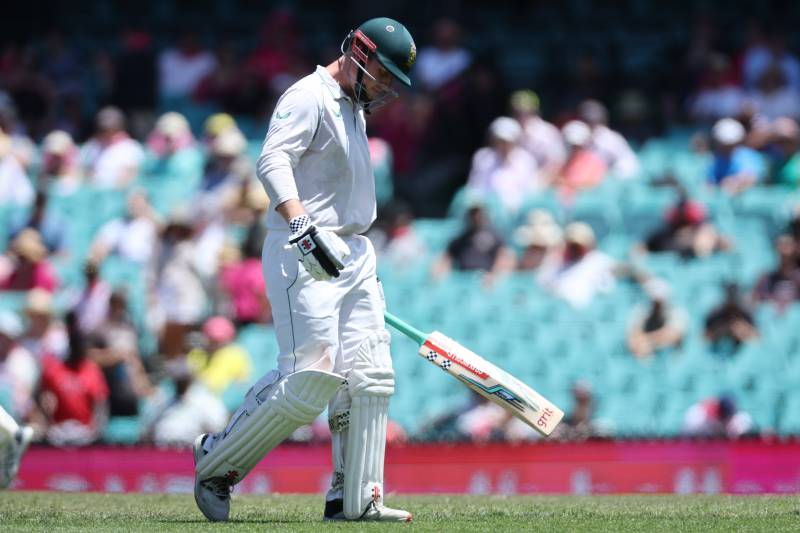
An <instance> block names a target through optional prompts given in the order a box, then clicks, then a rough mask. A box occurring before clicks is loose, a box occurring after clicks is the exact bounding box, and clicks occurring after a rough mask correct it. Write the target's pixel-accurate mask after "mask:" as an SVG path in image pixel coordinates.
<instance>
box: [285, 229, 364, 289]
mask: <svg viewBox="0 0 800 533" xmlns="http://www.w3.org/2000/svg"><path fill="white" fill-rule="evenodd" d="M289 227H290V228H291V231H292V235H291V236H290V237H289V246H290V247H291V248H292V249H293V250H294V252H295V254H296V255H297V259H298V260H299V261H300V263H302V265H303V267H304V268H305V269H306V271H308V273H309V274H311V277H312V278H314V279H315V280H317V281H328V280H330V279H331V278H338V277H339V272H340V271H341V270H342V269H343V268H344V266H345V263H344V262H345V261H346V260H347V258H348V257H349V256H350V248H349V247H348V246H347V244H346V243H345V242H344V241H343V240H342V239H341V237H339V236H338V235H336V234H335V233H333V232H332V231H327V230H321V229H317V227H316V226H315V225H313V224H311V220H310V219H309V218H308V215H300V216H298V217H294V218H293V219H292V220H291V221H290V222H289Z"/></svg>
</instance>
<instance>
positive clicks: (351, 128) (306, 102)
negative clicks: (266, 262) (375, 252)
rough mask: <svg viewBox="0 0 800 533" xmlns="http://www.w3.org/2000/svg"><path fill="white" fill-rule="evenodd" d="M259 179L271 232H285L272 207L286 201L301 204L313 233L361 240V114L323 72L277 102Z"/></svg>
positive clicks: (365, 157) (364, 196)
mask: <svg viewBox="0 0 800 533" xmlns="http://www.w3.org/2000/svg"><path fill="white" fill-rule="evenodd" d="M257 172H258V179H259V180H260V181H261V183H262V184H263V185H264V188H265V189H266V191H267V194H268V195H269V198H270V205H271V206H273V207H272V209H270V211H269V214H268V215H267V222H266V224H267V229H269V230H283V231H288V229H289V228H288V224H287V223H286V222H285V221H284V220H283V218H282V217H281V216H280V215H279V214H278V213H277V212H276V211H275V207H277V206H278V205H279V204H281V203H283V202H285V201H286V200H289V199H292V198H295V199H299V200H300V201H301V202H302V203H303V206H304V207H305V209H306V211H307V212H308V214H309V216H310V217H311V222H312V223H313V224H315V225H316V226H317V227H318V228H321V229H326V230H330V231H334V232H336V233H338V234H340V235H352V234H356V233H363V232H364V231H366V230H367V229H368V228H369V226H370V225H371V224H372V222H373V221H374V220H375V180H374V177H373V174H372V167H371V165H370V158H369V146H368V144H367V133H366V122H365V121H364V111H363V110H362V109H361V106H359V105H354V103H353V101H352V100H351V99H350V98H349V97H347V96H346V95H345V93H344V92H343V91H342V89H341V87H340V86H339V84H338V83H337V82H336V81H335V80H334V79H333V77H332V76H331V75H330V73H329V72H328V71H327V70H326V69H325V67H321V66H318V67H317V70H316V72H314V73H313V74H310V75H309V76H306V77H305V78H303V79H301V80H299V81H298V82H297V83H295V84H294V85H292V86H291V87H289V89H287V91H286V92H285V93H283V95H282V96H281V97H280V99H279V100H278V103H277V105H276V106H275V111H274V113H273V115H272V119H271V120H270V123H269V129H268V130H267V136H266V139H265V140H264V145H263V147H262V149H261V156H260V157H259V158H258V168H257Z"/></svg>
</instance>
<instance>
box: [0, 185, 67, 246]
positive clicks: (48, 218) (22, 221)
mask: <svg viewBox="0 0 800 533" xmlns="http://www.w3.org/2000/svg"><path fill="white" fill-rule="evenodd" d="M47 199H48V197H47V195H46V194H45V193H44V192H42V191H38V192H37V193H36V199H35V200H34V202H33V210H32V211H31V212H30V213H29V214H27V216H24V217H17V220H13V221H12V228H11V235H12V237H13V236H16V235H19V234H20V233H21V232H22V231H23V230H25V229H28V228H30V229H34V230H36V231H37V232H39V236H40V237H41V239H42V244H44V246H45V248H46V249H47V252H48V253H50V254H65V253H67V250H68V246H67V236H66V233H67V229H68V227H69V225H68V224H69V223H68V221H67V220H65V219H63V218H62V217H60V216H59V215H58V214H57V213H55V212H54V211H53V210H49V209H47Z"/></svg>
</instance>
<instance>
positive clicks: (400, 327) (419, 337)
mask: <svg viewBox="0 0 800 533" xmlns="http://www.w3.org/2000/svg"><path fill="white" fill-rule="evenodd" d="M383 317H384V318H385V319H386V323H387V324H389V325H390V326H392V327H393V328H395V329H396V330H397V331H399V332H400V333H402V334H403V335H405V336H406V337H408V338H410V339H411V340H413V341H414V342H416V343H417V344H419V345H422V344H423V343H424V342H425V339H427V338H428V335H426V334H425V333H423V332H421V331H420V330H418V329H417V328H415V327H414V326H412V325H411V324H408V323H406V322H403V321H402V320H400V319H399V318H397V317H396V316H394V315H393V314H392V313H390V312H388V311H384V313H383Z"/></svg>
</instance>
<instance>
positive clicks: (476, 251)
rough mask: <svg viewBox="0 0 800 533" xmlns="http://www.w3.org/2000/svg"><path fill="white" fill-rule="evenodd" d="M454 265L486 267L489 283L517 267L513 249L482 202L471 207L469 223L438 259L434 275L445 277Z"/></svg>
mask: <svg viewBox="0 0 800 533" xmlns="http://www.w3.org/2000/svg"><path fill="white" fill-rule="evenodd" d="M453 268H455V269H456V270H480V271H483V272H485V273H486V277H485V281H486V282H487V283H491V281H492V280H493V279H494V278H495V277H497V276H499V275H501V274H503V273H505V272H508V271H510V270H512V269H513V268H514V254H513V252H512V251H511V250H509V249H508V248H507V247H506V244H505V242H504V241H503V238H502V237H501V236H500V235H499V234H498V232H497V230H495V229H494V228H493V227H492V224H491V222H490V220H489V216H488V214H487V213H486V210H485V209H484V208H483V207H481V206H479V205H476V206H473V207H471V208H469V210H468V211H467V214H466V227H465V228H464V230H463V231H462V232H461V234H459V235H458V236H457V237H456V238H455V239H453V240H452V241H450V244H448V245H447V250H446V251H445V253H444V254H443V255H442V256H441V257H440V258H439V259H438V260H437V261H435V262H434V264H433V268H432V275H433V277H434V279H441V278H443V277H444V276H445V275H447V274H448V273H449V272H450V271H451V270H452V269H453Z"/></svg>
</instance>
